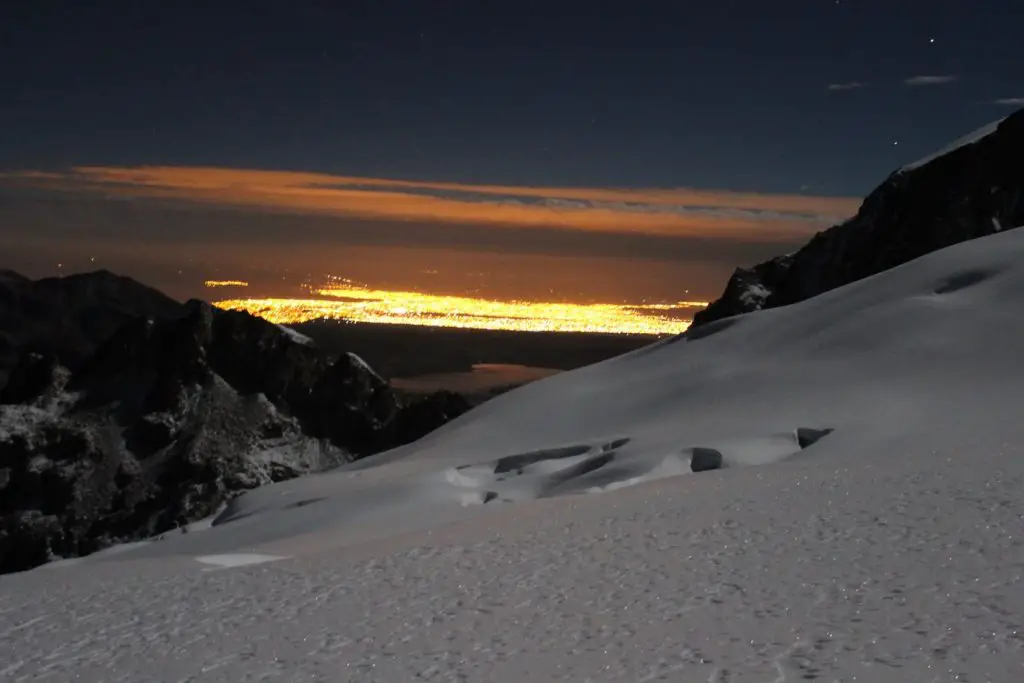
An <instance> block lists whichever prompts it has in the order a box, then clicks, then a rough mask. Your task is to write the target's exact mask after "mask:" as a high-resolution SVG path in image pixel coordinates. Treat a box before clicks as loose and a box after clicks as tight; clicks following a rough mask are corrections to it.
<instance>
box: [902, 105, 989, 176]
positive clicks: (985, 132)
mask: <svg viewBox="0 0 1024 683" xmlns="http://www.w3.org/2000/svg"><path fill="white" fill-rule="evenodd" d="M1004 120H1006V117H1003V118H1001V119H999V120H998V121H993V122H992V123H989V124H987V125H984V126H982V127H981V128H979V129H978V130H976V131H974V132H972V133H968V134H967V135H965V136H963V137H962V138H960V139H959V140H955V141H954V142H951V143H950V144H948V145H946V146H945V147H943V148H942V149H940V150H939V151H938V152H935V153H934V154H929V155H928V156H926V157H924V158H923V159H918V160H917V161H915V162H913V163H910V164H907V165H906V166H904V167H902V168H901V169H900V170H899V171H897V172H898V173H906V172H907V171H912V170H914V169H915V168H919V167H921V166H924V165H925V164H927V163H929V162H931V161H935V160H936V159H938V158H939V157H943V156H946V155H947V154H949V153H950V152H952V151H954V150H957V149H960V148H961V147H966V146H967V145H973V144H974V143H975V142H978V141H979V140H981V139H983V138H986V137H988V136H989V135H991V134H992V133H995V132H996V129H997V128H999V124H1000V123H1002V122H1003V121H1004Z"/></svg>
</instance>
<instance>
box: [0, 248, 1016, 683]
mask: <svg viewBox="0 0 1024 683" xmlns="http://www.w3.org/2000/svg"><path fill="white" fill-rule="evenodd" d="M1022 304H1024V230H1011V231H1006V232H1003V233H1000V234H997V235H993V236H991V237H987V238H984V239H980V240H974V241H971V242H966V243H963V244H960V245H957V246H954V247H951V248H949V249H947V250H944V251H942V252H938V253H935V254H931V255H929V256H926V257H924V258H921V259H918V260H916V261H914V262H911V263H909V264H906V265H904V266H902V267H900V268H896V269H893V270H891V271H888V272H885V273H882V274H879V275H876V276H874V277H872V278H869V279H867V280H863V281H860V282H857V283H854V284H852V285H849V286H847V287H843V288H840V289H836V290H833V291H831V292H829V293H827V294H824V295H822V296H819V297H815V298H814V299H810V300H808V301H805V302H802V303H800V304H796V305H793V306H789V307H783V308H776V309H771V310H767V311H760V312H757V313H753V314H750V315H746V316H741V317H737V318H732V319H728V320H725V321H717V322H716V323H713V325H714V327H711V328H710V329H709V330H707V334H705V335H704V336H703V337H701V338H700V339H696V340H686V339H685V338H676V339H670V340H665V341H663V342H660V343H658V344H655V345H653V346H650V347H647V348H644V349H640V350H638V351H634V352H632V353H630V354H627V355H625V356H621V357H619V358H615V359H612V360H609V361H605V362H603V363H600V364H597V365H594V366H590V367H587V368H583V369H580V370H576V371H572V372H567V373H563V374H559V375H556V376H554V377H551V378H548V379H543V380H540V381H538V382H536V383H533V384H530V385H527V386H526V387H523V388H521V389H518V390H515V391H513V392H511V393H508V394H505V395H503V396H500V397H498V398H496V399H494V400H492V401H489V402H487V403H485V404H483V405H482V406H481V407H479V408H477V409H475V410H473V411H472V412H470V413H468V414H466V415H465V416H463V417H462V418H460V419H458V420H456V421H454V422H452V423H450V424H449V425H447V426H446V427H444V428H442V429H441V430H439V431H438V432H435V433H434V434H432V435H430V436H428V437H427V438H425V439H423V440H421V441H420V442H417V443H415V444H412V445H410V446H408V447H405V448H402V449H399V450H396V451H392V452H390V453H387V454H384V455H381V456H379V457H376V458H373V459H370V460H365V461H361V462H358V463H354V464H353V465H349V466H346V467H343V468H340V469H337V470H334V471H332V472H329V473H326V474H322V475H318V476H312V477H307V478H304V479H300V480H293V481H289V482H282V483H278V484H274V485H271V486H267V487H264V488H262V489H258V490H255V491H253V492H251V493H250V494H247V495H245V496H243V497H242V498H240V499H238V500H236V501H235V502H234V503H232V504H231V505H229V506H228V507H227V508H226V509H225V511H224V512H223V513H222V514H221V515H220V516H219V517H218V518H217V519H216V520H215V521H214V522H213V524H212V525H211V526H210V528H209V529H207V530H200V531H195V532H190V533H187V534H173V535H167V536H166V537H165V538H164V540H162V541H159V542H152V543H148V544H143V545H137V546H133V547H131V548H128V549H126V550H124V551H122V552H118V553H114V554H106V555H101V556H95V557H90V558H86V559H85V560H84V561H82V562H80V563H78V564H74V565H70V566H63V567H58V568H52V569H48V570H45V571H34V572H28V573H25V574H19V575H10V576H6V577H0V680H3V681H5V682H6V681H12V682H14V681H72V680H74V681H86V682H89V681H132V682H133V683H142V682H148V681H243V680H262V681H288V682H297V681H387V682H394V681H413V680H435V681H456V680H463V681H494V682H499V683H505V682H509V683H512V682H514V683H519V682H521V681H538V682H539V681H653V680H668V681H684V682H688V681H699V682H701V683H703V682H705V681H709V682H712V683H716V682H717V683H726V682H728V683H773V682H774V683H780V682H787V681H808V680H820V681H824V682H827V683H832V682H834V681H843V682H848V681H865V682H870V683H908V682H913V683H921V682H930V681H995V682H1006V683H1017V682H1018V681H1021V680H1024V494H1022V491H1024V421H1022V420H1021V419H1020V405H1021V402H1022V400H1024V356H1022V355H1021V353H1020V349H1021V346H1022V341H1024V317H1022V316H1021V315H1020V309H1021V306H1022ZM709 327H710V326H709ZM798 427H812V428H834V430H835V431H834V432H833V433H831V434H829V435H827V436H825V437H824V438H822V439H821V440H820V441H818V442H817V443H815V444H813V445H811V446H810V447H808V448H805V449H801V448H800V445H799V443H797V438H796V435H795V434H794V430H795V429H797V428H798ZM697 446H705V447H712V448H717V449H719V450H720V451H721V452H722V453H723V455H724V459H725V462H726V465H727V466H728V467H727V469H725V470H722V471H717V472H705V473H700V474H692V473H690V472H689V471H688V460H687V458H688V454H689V450H688V449H690V448H692V447H697ZM210 556H220V557H217V558H216V562H215V563H214V564H210V563H209V562H210ZM224 556H227V557H224ZM253 556H258V557H260V558H266V557H272V558H274V559H273V560H272V561H262V562H259V563H256V564H252V563H247V562H243V560H252V559H253ZM233 565H235V566H233ZM211 568H213V569H214V571H209V570H210V569H211Z"/></svg>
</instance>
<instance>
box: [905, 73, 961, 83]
mask: <svg viewBox="0 0 1024 683" xmlns="http://www.w3.org/2000/svg"><path fill="white" fill-rule="evenodd" d="M956 80H957V77H956V76H954V75H952V74H946V75H942V76H913V77H911V78H907V79H904V81H903V83H904V84H905V85H911V86H915V85H945V84H947V83H952V82H953V81H956Z"/></svg>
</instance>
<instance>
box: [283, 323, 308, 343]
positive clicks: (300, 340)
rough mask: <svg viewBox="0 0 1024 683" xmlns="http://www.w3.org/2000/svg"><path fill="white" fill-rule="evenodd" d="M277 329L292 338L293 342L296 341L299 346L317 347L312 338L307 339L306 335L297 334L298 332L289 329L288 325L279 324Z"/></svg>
mask: <svg viewBox="0 0 1024 683" xmlns="http://www.w3.org/2000/svg"><path fill="white" fill-rule="evenodd" d="M277 327H278V329H279V330H281V331H282V332H284V333H285V334H286V335H288V336H289V337H291V339H292V341H294V342H298V343H299V344H304V345H305V346H316V342H314V341H313V340H312V339H311V338H309V337H307V336H306V335H304V334H302V333H301V332H297V331H296V330H293V329H292V328H290V327H288V326H287V325H281V324H278V326H277Z"/></svg>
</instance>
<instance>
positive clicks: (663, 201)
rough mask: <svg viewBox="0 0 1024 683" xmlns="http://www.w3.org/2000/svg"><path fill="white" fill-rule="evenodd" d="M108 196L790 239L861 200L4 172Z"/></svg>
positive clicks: (292, 177) (158, 173) (137, 170)
mask: <svg viewBox="0 0 1024 683" xmlns="http://www.w3.org/2000/svg"><path fill="white" fill-rule="evenodd" d="M5 177H6V178H7V179H8V180H9V181H11V180H14V181H21V182H23V183H30V184H32V185H34V186H37V187H42V188H48V189H58V190H68V191H84V192H88V193H99V194H101V195H102V196H105V197H109V198H154V199H159V198H162V199H173V200H184V201H188V202H197V203H204V204H209V205H216V206H224V207H238V208H250V209H260V210H271V211H284V212H292V213H310V214H321V215H323V214H326V215H333V216H339V217H353V218H362V219H371V220H389V221H409V222H416V221H429V222H435V223H454V224H473V225H481V226H488V225H489V226H497V227H501V226H506V227H518V228H523V227H537V228H560V229H567V230H581V231H592V232H612V233H638V234H646V235H664V236H673V237H688V236H700V237H710V238H716V239H725V240H738V241H743V240H751V239H757V240H769V241H772V240H786V239H792V238H794V237H796V236H799V235H806V234H807V233H808V232H812V231H813V230H815V229H817V228H820V227H825V226H827V225H830V224H833V223H836V222H838V221H841V220H843V219H845V218H848V217H849V216H851V215H853V214H854V213H855V212H856V210H857V207H858V200H854V199H848V198H834V197H809V196H805V195H769V194H757V193H739V192H730V191H706V190H692V189H619V188H542V187H508V186H497V185H465V184H458V183H433V182H412V181H398V180H383V179H374V178H357V177H348V176H335V175H329V174H320V173H304V172H291V171H263V170H247V169H227V168H204V167H163V166H145V167H97V166H83V167H75V168H73V169H71V170H69V171H67V172H62V173H46V172H34V171H29V172H19V173H13V174H6V176H5Z"/></svg>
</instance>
